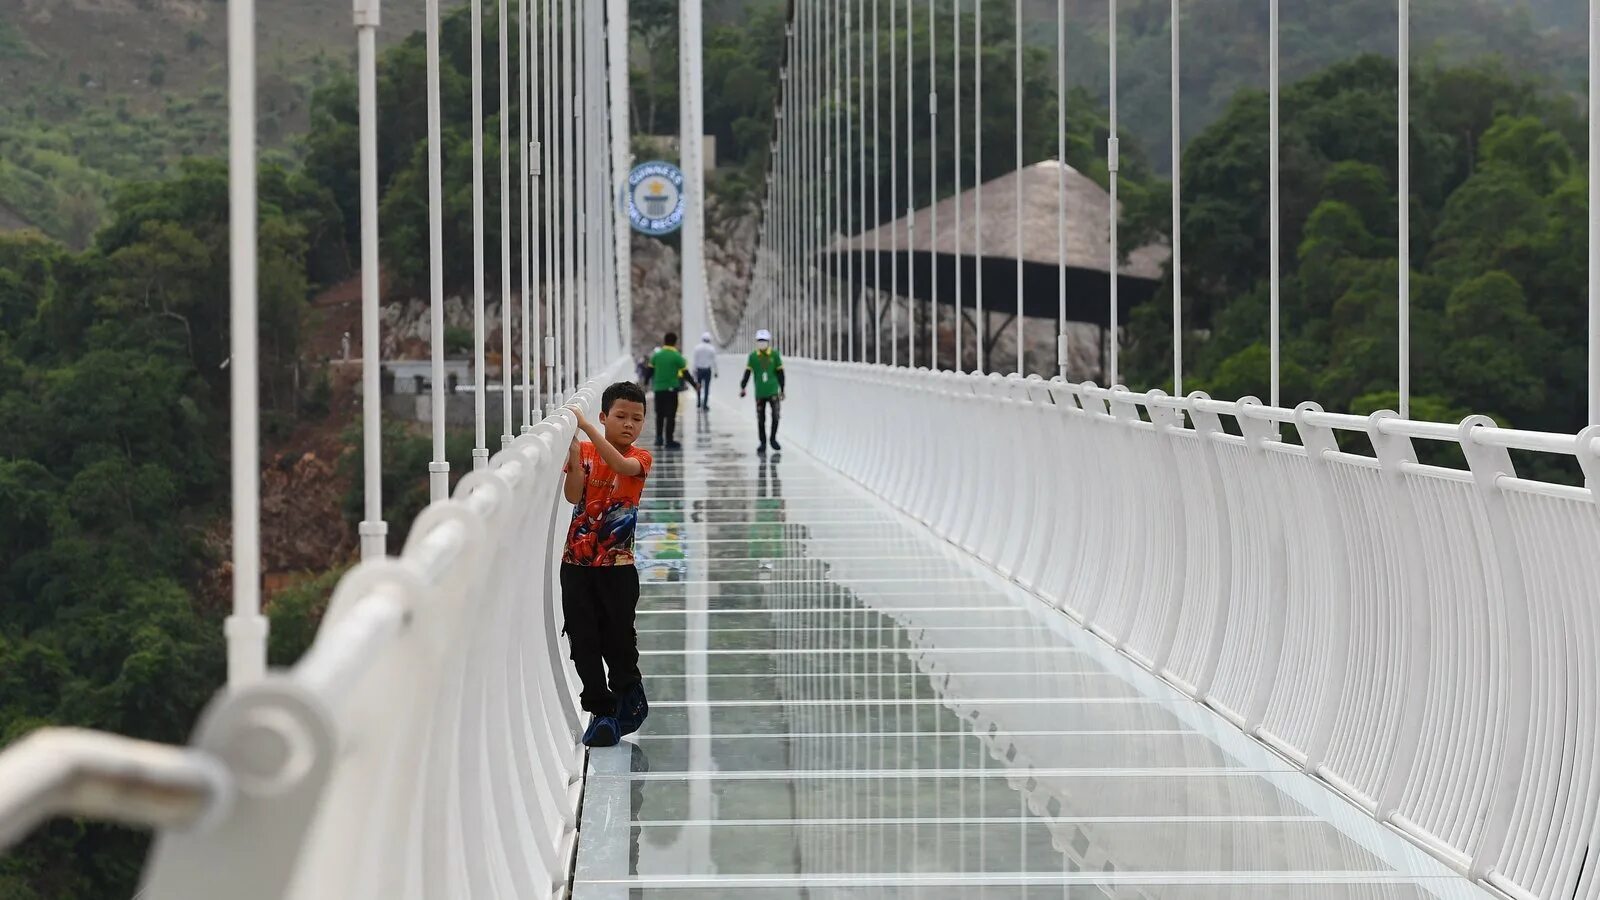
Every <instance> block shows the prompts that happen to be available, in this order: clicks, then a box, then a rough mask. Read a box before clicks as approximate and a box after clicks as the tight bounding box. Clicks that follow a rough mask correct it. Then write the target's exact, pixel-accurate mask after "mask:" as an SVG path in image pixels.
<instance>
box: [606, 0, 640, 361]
mask: <svg viewBox="0 0 1600 900" xmlns="http://www.w3.org/2000/svg"><path fill="white" fill-rule="evenodd" d="M606 10H607V16H606V29H607V30H606V35H607V39H606V53H607V59H608V60H609V61H610V67H609V71H610V78H611V181H610V187H609V189H608V190H607V191H606V192H605V203H606V204H608V206H609V209H610V210H611V218H610V221H611V244H612V253H613V254H614V257H613V264H612V266H611V271H612V278H613V279H614V280H615V282H616V304H617V329H618V330H617V346H616V348H615V351H614V352H613V353H612V355H613V356H615V355H616V353H627V354H629V355H632V353H633V232H632V230H631V229H630V228H629V226H628V211H627V209H626V208H625V207H624V206H623V205H622V203H621V198H622V192H623V190H624V189H625V188H626V187H627V184H628V168H629V166H630V164H631V163H632V151H631V150H630V147H631V146H632V144H633V141H632V139H631V138H632V135H633V127H632V121H633V120H632V117H631V115H630V110H629V97H628V4H627V2H626V0H610V3H609V5H608V6H607V7H606ZM608 206H602V207H601V209H602V210H604V209H607V208H608Z"/></svg>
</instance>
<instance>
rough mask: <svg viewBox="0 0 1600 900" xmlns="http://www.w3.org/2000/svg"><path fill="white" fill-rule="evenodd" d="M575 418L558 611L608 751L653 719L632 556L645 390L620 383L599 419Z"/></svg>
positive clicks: (592, 733) (643, 460)
mask: <svg viewBox="0 0 1600 900" xmlns="http://www.w3.org/2000/svg"><path fill="white" fill-rule="evenodd" d="M567 409H569V410H571V411H572V414H573V416H574V417H576V419H577V420H578V432H580V433H582V434H583V435H586V436H587V437H588V438H589V440H587V441H580V440H579V439H578V435H577V434H574V435H573V437H572V446H571V448H570V449H569V450H568V451H567V469H566V478H565V483H564V484H563V486H562V492H563V494H564V495H565V496H566V498H567V502H568V503H571V504H572V524H571V525H569V526H568V528H567V544H566V550H565V551H564V552H563V553H562V554H561V611H562V614H563V616H564V617H565V619H566V627H565V628H564V629H563V631H565V632H566V635H567V642H568V645H569V647H570V651H571V652H570V653H569V656H570V657H571V659H572V665H573V668H575V669H576V670H577V672H578V680H579V681H580V682H582V684H583V692H582V693H581V694H580V695H579V697H578V700H579V703H580V704H581V705H582V706H583V709H584V711H585V712H588V713H589V714H590V720H589V725H588V727H587V728H585V729H584V732H583V743H584V745H585V746H588V747H610V746H613V745H615V744H616V743H617V741H618V740H620V739H621V738H622V736H623V735H626V734H632V733H633V732H635V731H638V730H639V726H640V725H642V724H643V723H644V720H645V717H646V716H648V715H649V714H650V703H649V700H648V699H647V698H646V697H645V693H644V680H643V676H642V675H640V673H639V635H638V632H637V631H636V630H635V628H634V613H635V610H636V608H637V607H638V605H639V570H638V569H637V568H635V563H634V555H633V539H634V532H635V531H636V530H637V526H638V522H639V498H640V496H641V495H642V494H643V493H644V483H645V479H646V478H649V477H650V466H651V464H652V463H653V462H654V460H653V458H652V457H651V456H650V451H648V450H646V449H644V448H643V447H638V446H635V445H634V441H636V440H637V439H638V437H639V432H640V431H642V430H643V429H644V414H645V402H644V391H643V390H642V389H640V387H639V386H638V385H636V384H634V383H632V382H628V381H619V382H617V383H616V384H613V385H611V386H610V387H608V388H606V390H605V393H604V394H602V395H601V396H600V421H599V422H598V423H595V422H590V421H589V419H588V418H587V417H586V416H584V414H583V407H581V406H579V405H577V404H571V405H569V406H567Z"/></svg>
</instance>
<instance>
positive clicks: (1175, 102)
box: [1172, 0, 1278, 404]
mask: <svg viewBox="0 0 1600 900" xmlns="http://www.w3.org/2000/svg"><path fill="white" fill-rule="evenodd" d="M1272 5H1273V8H1274V9H1276V8H1277V5H1278V0H1272ZM1181 26H1182V16H1181V14H1180V12H1179V10H1178V0H1172V394H1173V396H1175V397H1182V396H1183V201H1182V200H1181V197H1182V193H1183V189H1182V187H1181V180H1182V178H1183V170H1182V152H1181V148H1180V141H1181V140H1182V138H1181V127H1180V122H1179V115H1180V112H1179V106H1180V98H1181V87H1180V83H1179V80H1178V75H1179V72H1180V66H1179V61H1180V59H1181V57H1180V55H1179V53H1180V51H1179V44H1178V36H1179V29H1180V28H1181ZM1273 33H1274V34H1276V33H1277V28H1276V27H1274V28H1273ZM1273 146H1277V141H1276V140H1274V141H1273ZM1273 208H1274V209H1276V208H1277V204H1276V203H1274V204H1273ZM1273 233H1274V240H1276V233H1277V232H1276V229H1274V232H1273ZM1274 258H1276V253H1274ZM1273 283H1274V284H1276V283H1277V279H1273ZM1273 371H1277V366H1273ZM1273 402H1274V404H1276V402H1277V398H1276V397H1274V398H1273Z"/></svg>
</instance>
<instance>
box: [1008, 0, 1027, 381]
mask: <svg viewBox="0 0 1600 900" xmlns="http://www.w3.org/2000/svg"><path fill="white" fill-rule="evenodd" d="M1015 13H1016V14H1015V16H1014V18H1015V19H1016V21H1015V22H1014V23H1013V24H1014V26H1015V28H1016V34H1015V36H1014V37H1013V39H1012V40H1013V41H1014V43H1015V50H1016V56H1017V208H1016V216H1017V374H1019V375H1026V374H1027V372H1028V351H1027V344H1026V343H1024V340H1025V338H1026V334H1025V329H1024V326H1023V323H1024V322H1025V321H1026V317H1025V316H1023V314H1022V0H1016V3H1015Z"/></svg>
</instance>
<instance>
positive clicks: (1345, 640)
mask: <svg viewBox="0 0 1600 900" xmlns="http://www.w3.org/2000/svg"><path fill="white" fill-rule="evenodd" d="M1319 412H1322V407H1320V406H1318V405H1317V404H1315V403H1312V402H1310V401H1306V402H1303V403H1301V404H1300V405H1299V406H1296V407H1295V415H1294V425H1295V430H1296V431H1297V432H1298V433H1299V435H1300V444H1301V446H1303V447H1305V448H1306V461H1307V462H1309V463H1310V464H1311V477H1312V480H1313V481H1314V486H1313V489H1314V490H1315V491H1316V494H1317V501H1316V503H1315V504H1314V505H1315V506H1316V507H1317V508H1319V509H1320V510H1321V511H1322V512H1323V514H1324V515H1325V517H1326V522H1325V524H1324V527H1323V536H1324V537H1325V538H1326V539H1327V540H1329V541H1332V542H1333V544H1334V546H1333V549H1332V550H1331V551H1330V552H1331V555H1332V557H1333V558H1334V559H1337V560H1348V559H1350V550H1349V548H1348V547H1347V546H1346V543H1345V534H1344V531H1345V525H1344V523H1343V521H1342V520H1341V519H1340V517H1339V499H1338V494H1337V492H1336V489H1335V486H1334V482H1333V474H1332V472H1330V471H1329V469H1330V466H1331V463H1330V462H1329V459H1328V457H1329V455H1330V454H1332V453H1337V452H1338V450H1339V442H1338V439H1337V438H1336V437H1335V436H1334V433H1333V429H1331V428H1328V427H1326V426H1323V425H1315V424H1313V423H1312V422H1311V421H1310V420H1309V418H1308V417H1309V415H1310V414H1312V413H1319ZM1329 575H1331V577H1332V578H1333V579H1334V583H1333V585H1332V590H1331V592H1332V595H1333V596H1334V597H1340V598H1349V596H1350V571H1349V569H1348V568H1346V567H1345V566H1334V567H1332V568H1331V570H1330V571H1329ZM1347 602H1348V601H1347ZM1350 614H1351V610H1350V609H1349V608H1348V607H1346V608H1345V609H1342V610H1335V611H1333V612H1332V614H1331V615H1329V616H1327V617H1326V619H1325V621H1326V622H1327V626H1328V629H1329V632H1328V634H1327V635H1326V640H1327V642H1328V644H1329V645H1330V649H1329V652H1328V656H1327V664H1328V670H1327V674H1326V679H1325V681H1324V682H1323V684H1322V703H1321V708H1320V709H1319V710H1318V712H1317V713H1316V716H1315V718H1314V720H1313V721H1314V724H1313V726H1312V730H1311V736H1310V738H1308V739H1307V741H1306V745H1305V747H1304V748H1302V749H1303V750H1304V753H1305V765H1304V768H1305V770H1306V771H1307V772H1315V771H1316V770H1317V767H1318V766H1320V765H1321V764H1322V762H1323V760H1324V759H1326V758H1327V755H1328V748H1329V746H1330V745H1331V743H1332V741H1333V733H1334V728H1335V726H1337V725H1338V721H1339V713H1340V711H1341V709H1342V707H1343V700H1344V690H1345V683H1346V680H1347V677H1348V675H1349V671H1350V652H1349V651H1350Z"/></svg>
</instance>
